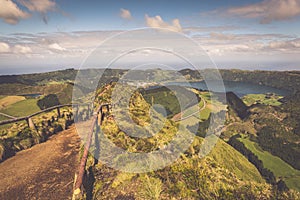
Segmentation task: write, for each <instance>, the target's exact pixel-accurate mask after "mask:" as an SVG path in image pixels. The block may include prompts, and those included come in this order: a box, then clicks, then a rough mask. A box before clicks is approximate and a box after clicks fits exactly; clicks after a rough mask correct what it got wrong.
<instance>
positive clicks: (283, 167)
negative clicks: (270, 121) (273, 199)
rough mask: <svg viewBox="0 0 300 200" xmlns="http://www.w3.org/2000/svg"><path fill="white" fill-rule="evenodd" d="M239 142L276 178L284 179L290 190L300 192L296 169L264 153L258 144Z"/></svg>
mask: <svg viewBox="0 0 300 200" xmlns="http://www.w3.org/2000/svg"><path fill="white" fill-rule="evenodd" d="M239 140H240V141H242V142H243V143H244V144H245V146H246V147H247V148H248V149H249V150H251V151H252V152H253V153H254V154H255V155H257V156H258V158H259V159H260V160H262V161H263V165H264V166H265V167H266V168H268V169H270V170H271V171H272V172H273V173H274V174H275V176H276V178H282V179H283V180H284V181H285V182H286V184H287V186H288V187H289V188H291V189H295V190H298V191H300V171H299V170H296V169H294V168H293V167H292V166H290V165H289V164H287V163H286V162H284V161H283V160H281V159H280V158H279V157H277V156H273V155H272V154H270V153H269V152H267V151H263V150H262V149H261V148H260V147H259V146H258V145H257V144H256V143H254V142H252V141H250V140H249V139H248V138H239Z"/></svg>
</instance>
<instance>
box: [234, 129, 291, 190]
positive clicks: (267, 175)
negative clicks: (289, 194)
mask: <svg viewBox="0 0 300 200" xmlns="http://www.w3.org/2000/svg"><path fill="white" fill-rule="evenodd" d="M240 137H241V136H240V135H239V134H237V135H234V136H232V137H231V138H230V139H229V141H228V144H230V145H231V146H232V147H234V148H235V149H236V150H237V151H239V152H240V153H241V154H243V155H244V156H245V157H246V158H247V159H248V160H249V162H251V163H252V164H253V165H254V166H255V167H256V168H257V170H258V171H259V173H260V174H261V175H262V177H263V178H264V179H265V180H266V181H267V183H270V184H271V185H274V186H277V188H278V190H281V191H286V190H288V187H287V186H286V184H285V183H284V181H282V180H280V181H278V183H277V182H276V177H275V176H274V174H273V172H271V171H270V170H269V169H267V168H264V166H263V162H262V161H261V160H259V159H258V157H257V156H256V155H255V154H254V153H253V152H252V151H250V150H249V149H247V148H246V146H245V145H244V143H242V142H241V141H239V140H238V138H240Z"/></svg>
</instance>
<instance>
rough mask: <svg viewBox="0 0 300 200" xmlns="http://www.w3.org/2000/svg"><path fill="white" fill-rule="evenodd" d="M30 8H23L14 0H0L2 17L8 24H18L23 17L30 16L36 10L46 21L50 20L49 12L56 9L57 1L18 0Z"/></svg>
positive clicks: (0, 15)
mask: <svg viewBox="0 0 300 200" xmlns="http://www.w3.org/2000/svg"><path fill="white" fill-rule="evenodd" d="M16 1H17V2H18V3H19V4H20V5H22V6H23V7H25V8H27V9H28V12H27V11H24V10H22V9H21V8H20V7H18V5H17V4H16V3H15V2H13V1H12V0H0V18H2V19H3V21H4V22H6V23H8V24H17V23H18V22H19V21H20V20H21V19H26V18H29V17H30V16H31V15H32V14H33V13H34V12H38V13H40V14H41V15H42V19H43V21H44V22H45V23H47V22H48V18H47V15H46V14H47V12H49V11H56V3H55V1H52V0H16Z"/></svg>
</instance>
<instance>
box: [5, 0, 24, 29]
mask: <svg viewBox="0 0 300 200" xmlns="http://www.w3.org/2000/svg"><path fill="white" fill-rule="evenodd" d="M29 16H30V14H29V13H27V12H24V11H22V10H21V9H20V8H19V7H18V6H17V5H16V4H15V3H14V2H12V1H11V0H0V18H2V19H3V21H4V22H6V23H8V24H17V23H18V22H19V21H20V20H21V19H25V18H28V17H29Z"/></svg>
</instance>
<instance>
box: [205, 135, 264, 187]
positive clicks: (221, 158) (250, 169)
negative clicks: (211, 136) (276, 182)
mask: <svg viewBox="0 0 300 200" xmlns="http://www.w3.org/2000/svg"><path fill="white" fill-rule="evenodd" d="M208 156H210V157H212V158H213V159H214V160H215V161H216V162H217V163H218V164H219V165H220V166H222V167H224V168H225V169H228V170H229V171H232V172H233V173H235V174H236V175H237V176H238V177H239V178H241V179H243V180H247V181H256V182H259V183H263V182H265V181H264V179H263V178H262V177H261V175H260V174H259V172H258V170H257V169H256V168H255V166H254V165H253V164H251V163H250V162H249V161H248V160H247V159H246V158H245V157H244V156H243V155H242V154H241V153H240V152H238V151H236V150H235V149H234V148H233V147H231V146H230V145H229V144H227V143H226V142H224V141H222V140H220V139H219V140H218V142H217V143H216V145H215V147H214V148H213V149H212V151H211V152H210V153H209V154H208Z"/></svg>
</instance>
